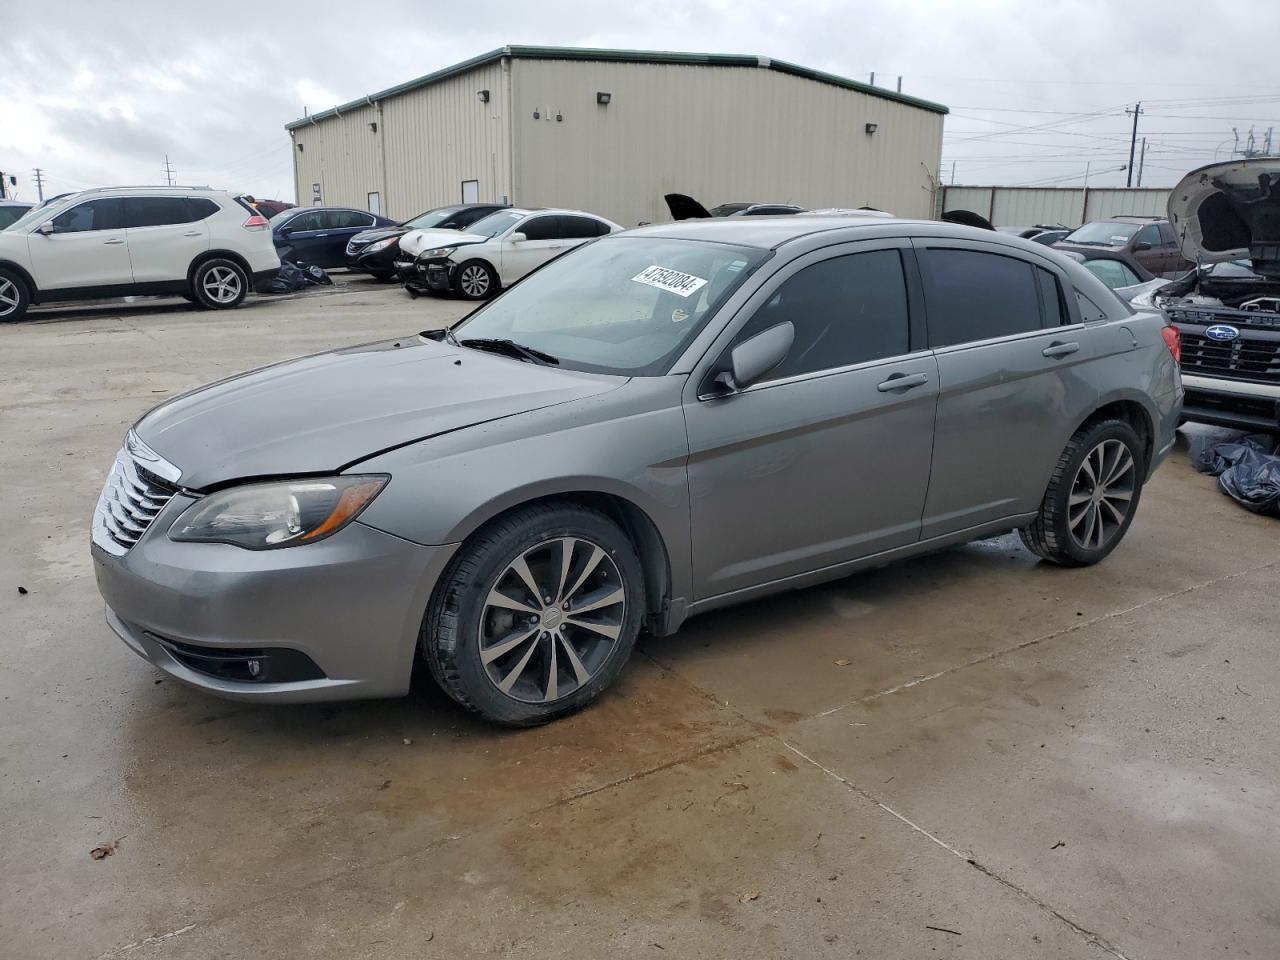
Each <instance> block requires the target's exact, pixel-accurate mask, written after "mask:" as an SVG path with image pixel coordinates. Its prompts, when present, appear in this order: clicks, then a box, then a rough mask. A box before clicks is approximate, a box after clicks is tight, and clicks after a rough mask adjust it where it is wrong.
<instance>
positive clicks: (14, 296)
mask: <svg viewBox="0 0 1280 960" xmlns="http://www.w3.org/2000/svg"><path fill="white" fill-rule="evenodd" d="M21 299H22V297H21V296H20V295H19V293H18V286H17V284H15V283H14V282H13V281H12V280H10V279H8V278H7V277H0V317H7V316H8V315H9V314H11V313H13V312H14V311H15V310H17V309H18V304H19V302H20V301H21Z"/></svg>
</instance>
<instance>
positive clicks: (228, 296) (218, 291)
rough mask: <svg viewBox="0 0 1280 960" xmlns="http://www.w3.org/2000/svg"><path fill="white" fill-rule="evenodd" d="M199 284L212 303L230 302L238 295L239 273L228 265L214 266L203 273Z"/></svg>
mask: <svg viewBox="0 0 1280 960" xmlns="http://www.w3.org/2000/svg"><path fill="white" fill-rule="evenodd" d="M201 286H203V287H204V292H205V296H207V297H208V298H209V299H210V300H212V301H213V302H214V303H231V302H232V301H234V300H235V299H236V297H238V296H240V275H239V274H238V273H236V271H235V270H233V269H231V268H230V267H214V268H213V269H212V270H210V271H209V272H208V273H206V274H205V275H204V280H203V282H202V283H201Z"/></svg>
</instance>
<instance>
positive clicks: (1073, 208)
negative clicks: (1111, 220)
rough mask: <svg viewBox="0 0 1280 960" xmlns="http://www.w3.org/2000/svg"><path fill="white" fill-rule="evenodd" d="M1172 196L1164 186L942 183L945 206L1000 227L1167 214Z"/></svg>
mask: <svg viewBox="0 0 1280 960" xmlns="http://www.w3.org/2000/svg"><path fill="white" fill-rule="evenodd" d="M1086 193H1087V194H1088V197H1087V203H1086ZM1168 201H1169V191H1168V190H1163V189H1126V188H1124V187H1119V188H1110V187H1108V188H1098V189H1090V190H1088V191H1086V190H1084V189H1082V188H1078V187H950V186H948V187H944V188H943V195H942V205H941V208H942V210H972V211H973V212H974V213H980V214H982V216H984V217H987V218H989V219H990V220H991V222H992V223H993V224H995V225H996V226H997V227H1019V226H1030V225H1032V224H1035V223H1061V224H1062V225H1063V226H1065V227H1078V226H1080V224H1082V223H1085V222H1086V221H1089V220H1101V219H1103V218H1105V217H1117V216H1125V215H1128V216H1164V214H1165V205H1166V204H1167V203H1168Z"/></svg>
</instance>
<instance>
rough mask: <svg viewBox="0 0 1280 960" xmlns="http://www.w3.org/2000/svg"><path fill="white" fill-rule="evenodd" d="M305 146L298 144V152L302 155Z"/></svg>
mask: <svg viewBox="0 0 1280 960" xmlns="http://www.w3.org/2000/svg"><path fill="white" fill-rule="evenodd" d="M303 146H304V145H303V144H301V143H300V144H298V152H299V153H301V152H302V148H303Z"/></svg>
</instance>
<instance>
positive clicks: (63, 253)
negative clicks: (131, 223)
mask: <svg viewBox="0 0 1280 960" xmlns="http://www.w3.org/2000/svg"><path fill="white" fill-rule="evenodd" d="M52 223H53V233H51V234H48V235H46V234H42V233H36V232H34V231H33V232H32V233H31V234H30V235H29V236H28V237H27V248H28V249H29V250H30V251H31V275H32V277H33V279H34V280H35V282H36V286H38V287H39V288H40V289H41V290H72V289H76V288H79V287H107V286H122V285H123V286H127V285H128V284H131V283H133V268H132V267H131V266H130V264H129V246H128V243H127V242H126V240H125V230H124V221H123V215H122V213H121V202H120V199H119V198H118V197H103V198H101V199H99V200H86V201H85V202H84V203H77V204H76V205H75V206H74V207H72V208H71V209H69V210H64V211H63V212H62V213H60V214H58V215H57V216H56V217H54V218H53V220H52Z"/></svg>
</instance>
